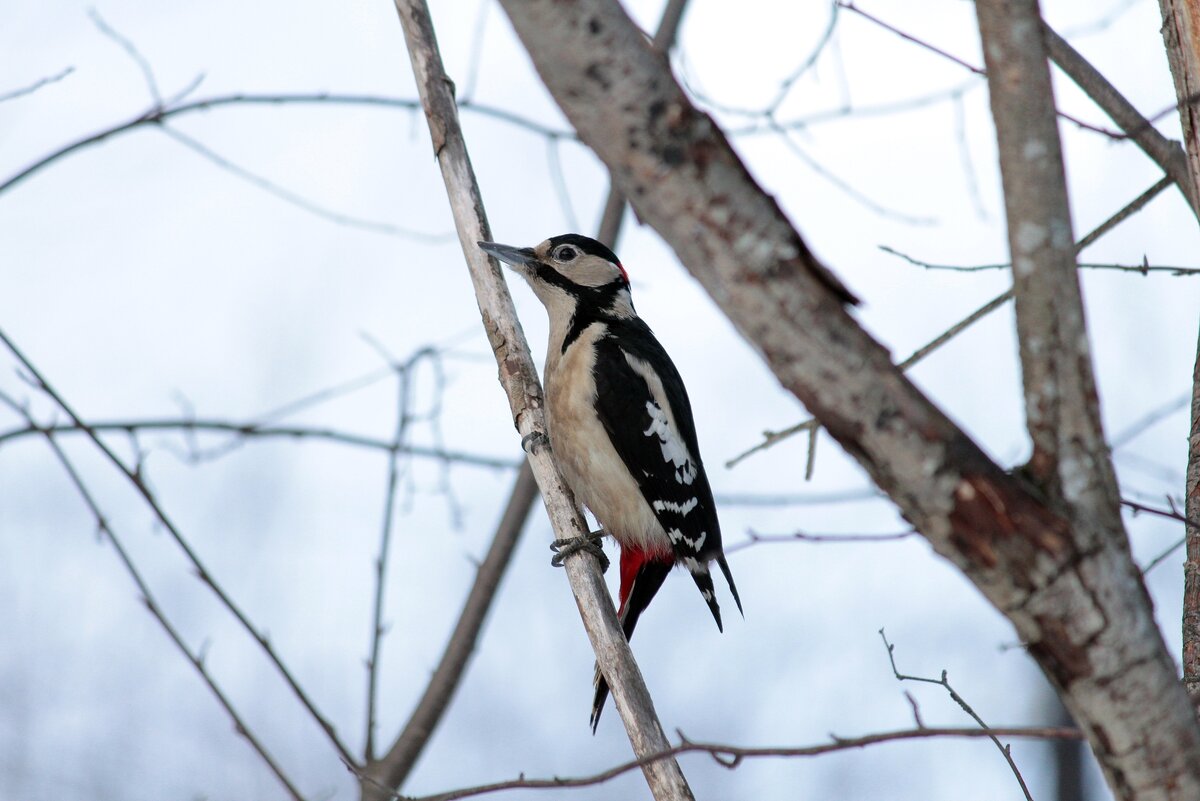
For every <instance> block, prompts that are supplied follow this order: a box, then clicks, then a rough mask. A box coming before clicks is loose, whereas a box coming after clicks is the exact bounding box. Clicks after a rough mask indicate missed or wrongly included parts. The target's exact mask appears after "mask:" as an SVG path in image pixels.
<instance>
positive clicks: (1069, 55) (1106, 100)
mask: <svg viewBox="0 0 1200 801" xmlns="http://www.w3.org/2000/svg"><path fill="white" fill-rule="evenodd" d="M1042 35H1043V36H1044V37H1045V41H1046V52H1047V54H1048V55H1049V56H1050V59H1051V60H1052V61H1053V62H1054V63H1055V64H1057V65H1058V67H1059V69H1061V70H1062V71H1063V72H1065V73H1066V74H1067V75H1069V76H1070V77H1071V80H1073V81H1074V82H1075V83H1076V84H1077V85H1078V86H1079V88H1080V89H1082V90H1083V91H1084V92H1086V93H1087V95H1088V97H1090V98H1091V99H1092V100H1093V101H1094V102H1095V103H1096V105H1098V106H1099V107H1100V108H1102V109H1103V110H1104V113H1106V114H1107V115H1108V116H1109V117H1110V118H1111V119H1112V121H1113V122H1115V123H1116V124H1117V125H1118V126H1119V127H1120V128H1121V130H1122V131H1124V132H1125V134H1126V135H1127V136H1128V137H1129V138H1130V139H1132V140H1133V141H1134V142H1136V143H1137V145H1138V147H1140V148H1141V149H1142V151H1143V152H1144V153H1145V154H1146V155H1147V156H1149V157H1150V158H1151V159H1153V160H1154V162H1155V163H1156V164H1158V166H1159V167H1160V168H1162V171H1163V172H1165V173H1166V174H1167V175H1169V176H1171V180H1173V181H1174V182H1175V184H1176V185H1177V186H1178V187H1179V191H1180V192H1182V193H1183V196H1184V197H1185V198H1187V199H1188V201H1189V204H1190V205H1191V206H1192V209H1193V210H1194V211H1195V212H1196V213H1197V214H1200V204H1198V203H1197V202H1196V199H1194V198H1193V197H1192V193H1193V188H1192V183H1191V181H1190V180H1189V178H1188V165H1187V156H1186V155H1184V152H1183V148H1182V147H1180V146H1179V143H1178V142H1173V141H1171V140H1170V139H1168V138H1167V137H1165V136H1163V135H1162V134H1160V133H1159V132H1158V131H1157V130H1155V129H1154V126H1153V125H1151V124H1150V122H1149V120H1147V119H1146V118H1145V117H1143V116H1142V115H1141V113H1140V112H1139V111H1138V110H1137V109H1136V108H1134V106H1133V104H1132V103H1130V102H1129V101H1128V100H1126V99H1125V96H1124V95H1122V94H1121V93H1120V92H1118V91H1117V90H1116V88H1115V87H1114V86H1113V85H1112V84H1111V83H1109V82H1108V80H1107V79H1106V78H1105V77H1104V76H1103V75H1101V74H1100V71H1099V70H1097V69H1096V68H1095V67H1093V66H1092V64H1091V63H1090V62H1089V61H1088V60H1087V59H1085V58H1084V57H1083V56H1081V55H1080V54H1079V52H1078V51H1076V50H1075V48H1073V47H1071V45H1070V44H1069V43H1068V42H1067V40H1066V39H1064V38H1062V37H1061V36H1059V35H1058V34H1057V33H1055V31H1054V29H1052V28H1051V27H1050V26H1049V25H1047V24H1046V23H1045V22H1044V21H1043V22H1042Z"/></svg>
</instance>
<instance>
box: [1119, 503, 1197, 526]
mask: <svg viewBox="0 0 1200 801" xmlns="http://www.w3.org/2000/svg"><path fill="white" fill-rule="evenodd" d="M1167 500H1168V502H1169V503H1170V508H1167V509H1161V508H1159V507H1157V506H1149V505H1147V504H1144V503H1139V502H1137V501H1131V500H1129V499H1128V498H1122V499H1121V505H1122V506H1124V507H1125V508H1126V509H1131V510H1132V511H1133V512H1135V513H1138V512H1144V513H1145V514H1148V515H1154V516H1155V517H1165V518H1166V519H1168V520H1175V521H1177V522H1179V523H1183V525H1184V530H1185V531H1188V532H1189V533H1196V532H1200V518H1195V519H1193V518H1190V517H1188V516H1187V515H1185V514H1183V513H1182V512H1180V511H1179V510H1178V509H1176V508H1175V502H1174V501H1171V500H1170V499H1169V498H1168V499H1167Z"/></svg>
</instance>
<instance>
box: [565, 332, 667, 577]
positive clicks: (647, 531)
mask: <svg viewBox="0 0 1200 801" xmlns="http://www.w3.org/2000/svg"><path fill="white" fill-rule="evenodd" d="M603 330H604V329H603V325H602V324H599V323H597V324H595V325H592V326H590V327H588V328H587V329H586V330H585V331H584V332H583V334H582V335H581V336H580V337H579V338H578V339H577V340H576V341H575V342H573V343H571V346H570V347H569V348H567V352H566V353H564V354H562V356H561V357H559V358H557V359H554V360H547V371H546V411H547V425H548V427H549V429H550V430H549V434H550V447H551V448H552V449H553V450H554V455H555V458H556V459H557V461H558V465H559V468H560V469H561V470H562V473H563V478H564V479H566V482H567V484H568V485H570V487H571V490H572V491H573V492H574V493H575V500H576V501H577V502H578V503H580V504H582V505H584V506H586V507H587V508H588V509H590V510H591V512H592V514H593V515H595V516H596V519H597V520H598V521H599V522H600V525H601V526H603V527H604V529H605V531H607V532H608V533H609V534H611V535H612V536H614V537H615V538H616V539H617V540H618V541H619V542H620V543H621V544H622V545H632V546H634V547H639V548H644V549H647V550H650V551H658V552H667V553H670V552H671V543H670V540H669V539H668V538H667V535H666V532H664V531H663V528H662V525H661V524H659V522H658V518H657V517H655V514H654V510H653V509H651V508H650V504H649V503H647V502H646V499H645V498H644V497H643V496H642V492H641V489H640V488H639V487H638V485H637V482H636V481H635V480H634V479H633V477H632V476H631V475H630V474H629V470H628V469H627V468H626V466H625V463H624V461H623V460H622V459H621V457H620V455H619V454H618V453H617V450H616V448H614V447H613V444H612V441H611V440H610V439H609V437H608V432H607V431H606V430H605V429H604V424H603V423H601V422H600V418H599V417H598V416H597V414H596V380H595V377H594V375H593V372H592V370H593V368H594V366H595V354H596V352H595V347H594V346H595V343H596V340H597V339H598V338H599V336H600V335H601V334H602V333H603ZM551 348H552V352H553V348H554V343H553V342H552V343H551ZM630 422H631V424H634V421H630ZM639 422H640V421H639Z"/></svg>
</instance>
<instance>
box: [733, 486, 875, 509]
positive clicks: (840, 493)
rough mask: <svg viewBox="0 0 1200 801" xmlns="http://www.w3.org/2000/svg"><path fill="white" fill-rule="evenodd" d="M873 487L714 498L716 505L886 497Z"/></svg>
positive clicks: (808, 503)
mask: <svg viewBox="0 0 1200 801" xmlns="http://www.w3.org/2000/svg"><path fill="white" fill-rule="evenodd" d="M886 497H887V496H885V495H884V494H883V493H881V492H879V491H878V490H876V489H875V488H873V487H866V488H864V489H849V490H835V491H833V492H804V493H795V492H785V493H770V492H724V493H718V494H717V495H716V496H715V498H716V501H717V505H718V506H752V507H763V506H823V505H826V504H835V503H857V502H859V501H869V500H872V499H876V500H878V499H882V498H886Z"/></svg>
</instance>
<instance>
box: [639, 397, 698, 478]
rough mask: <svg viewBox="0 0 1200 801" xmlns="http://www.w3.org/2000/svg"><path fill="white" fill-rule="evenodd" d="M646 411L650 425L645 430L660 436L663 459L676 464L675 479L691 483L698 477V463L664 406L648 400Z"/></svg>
mask: <svg viewBox="0 0 1200 801" xmlns="http://www.w3.org/2000/svg"><path fill="white" fill-rule="evenodd" d="M646 411H647V412H648V413H649V415H650V427H649V428H647V429H646V430H645V432H644V433H645V435H646V436H647V437H658V441H659V444H660V445H661V446H662V456H663V460H664V461H666V462H670V463H671V464H673V465H674V466H675V480H676V481H678V482H679V483H680V484H691V483H692V481H694V480H695V479H696V465H695V464H694V463H693V462H692V457H691V455H689V454H688V449H687V446H686V445H684V444H683V439H682V438H681V437H680V436H679V432H677V431H676V430H675V428H674V427H673V426H672V425H671V422H670V420H668V419H667V414H666V412H664V411H663V410H662V407H661V406H659V405H658V404H657V403H655V402H654V401H646Z"/></svg>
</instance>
